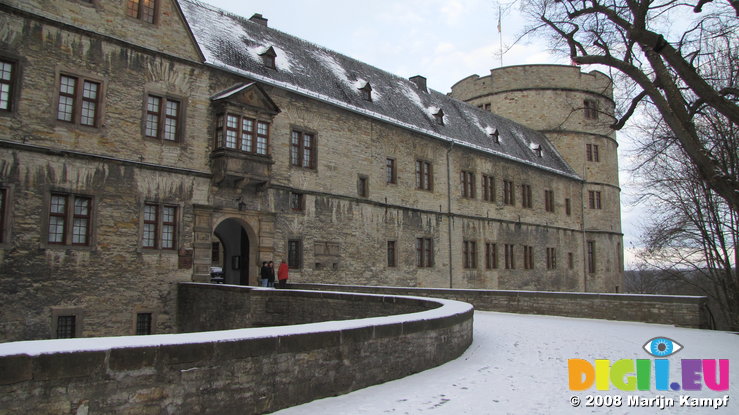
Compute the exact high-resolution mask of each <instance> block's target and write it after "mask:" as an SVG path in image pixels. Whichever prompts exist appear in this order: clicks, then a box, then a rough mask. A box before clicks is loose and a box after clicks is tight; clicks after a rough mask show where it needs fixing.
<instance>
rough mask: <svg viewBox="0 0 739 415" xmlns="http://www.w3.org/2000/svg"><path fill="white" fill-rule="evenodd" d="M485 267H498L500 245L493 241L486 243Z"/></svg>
mask: <svg viewBox="0 0 739 415" xmlns="http://www.w3.org/2000/svg"><path fill="white" fill-rule="evenodd" d="M485 268H486V269H497V268H498V246H497V245H496V244H494V243H492V242H486V243H485Z"/></svg>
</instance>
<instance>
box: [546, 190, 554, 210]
mask: <svg viewBox="0 0 739 415" xmlns="http://www.w3.org/2000/svg"><path fill="white" fill-rule="evenodd" d="M544 210H546V211H547V212H554V190H545V191H544Z"/></svg>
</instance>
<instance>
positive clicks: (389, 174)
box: [385, 157, 398, 184]
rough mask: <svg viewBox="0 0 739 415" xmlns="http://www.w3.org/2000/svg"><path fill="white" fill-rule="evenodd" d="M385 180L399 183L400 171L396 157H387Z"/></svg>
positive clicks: (389, 182)
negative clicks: (396, 163)
mask: <svg viewBox="0 0 739 415" xmlns="http://www.w3.org/2000/svg"><path fill="white" fill-rule="evenodd" d="M385 181H386V182H387V183H388V184H396V183H398V171H397V168H396V165H395V159H393V158H389V157H388V158H387V159H386V162H385Z"/></svg>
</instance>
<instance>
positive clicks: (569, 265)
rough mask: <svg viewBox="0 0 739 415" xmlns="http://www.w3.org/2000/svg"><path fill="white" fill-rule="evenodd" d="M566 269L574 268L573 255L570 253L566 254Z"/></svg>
mask: <svg viewBox="0 0 739 415" xmlns="http://www.w3.org/2000/svg"><path fill="white" fill-rule="evenodd" d="M567 268H569V269H574V268H575V255H574V254H573V253H572V252H568V253H567Z"/></svg>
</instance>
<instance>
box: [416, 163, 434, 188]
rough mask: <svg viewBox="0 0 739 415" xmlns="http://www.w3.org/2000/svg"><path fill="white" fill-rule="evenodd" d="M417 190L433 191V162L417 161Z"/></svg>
mask: <svg viewBox="0 0 739 415" xmlns="http://www.w3.org/2000/svg"><path fill="white" fill-rule="evenodd" d="M416 189H420V190H428V191H433V189H434V176H433V166H432V165H431V162H429V161H425V160H416Z"/></svg>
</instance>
